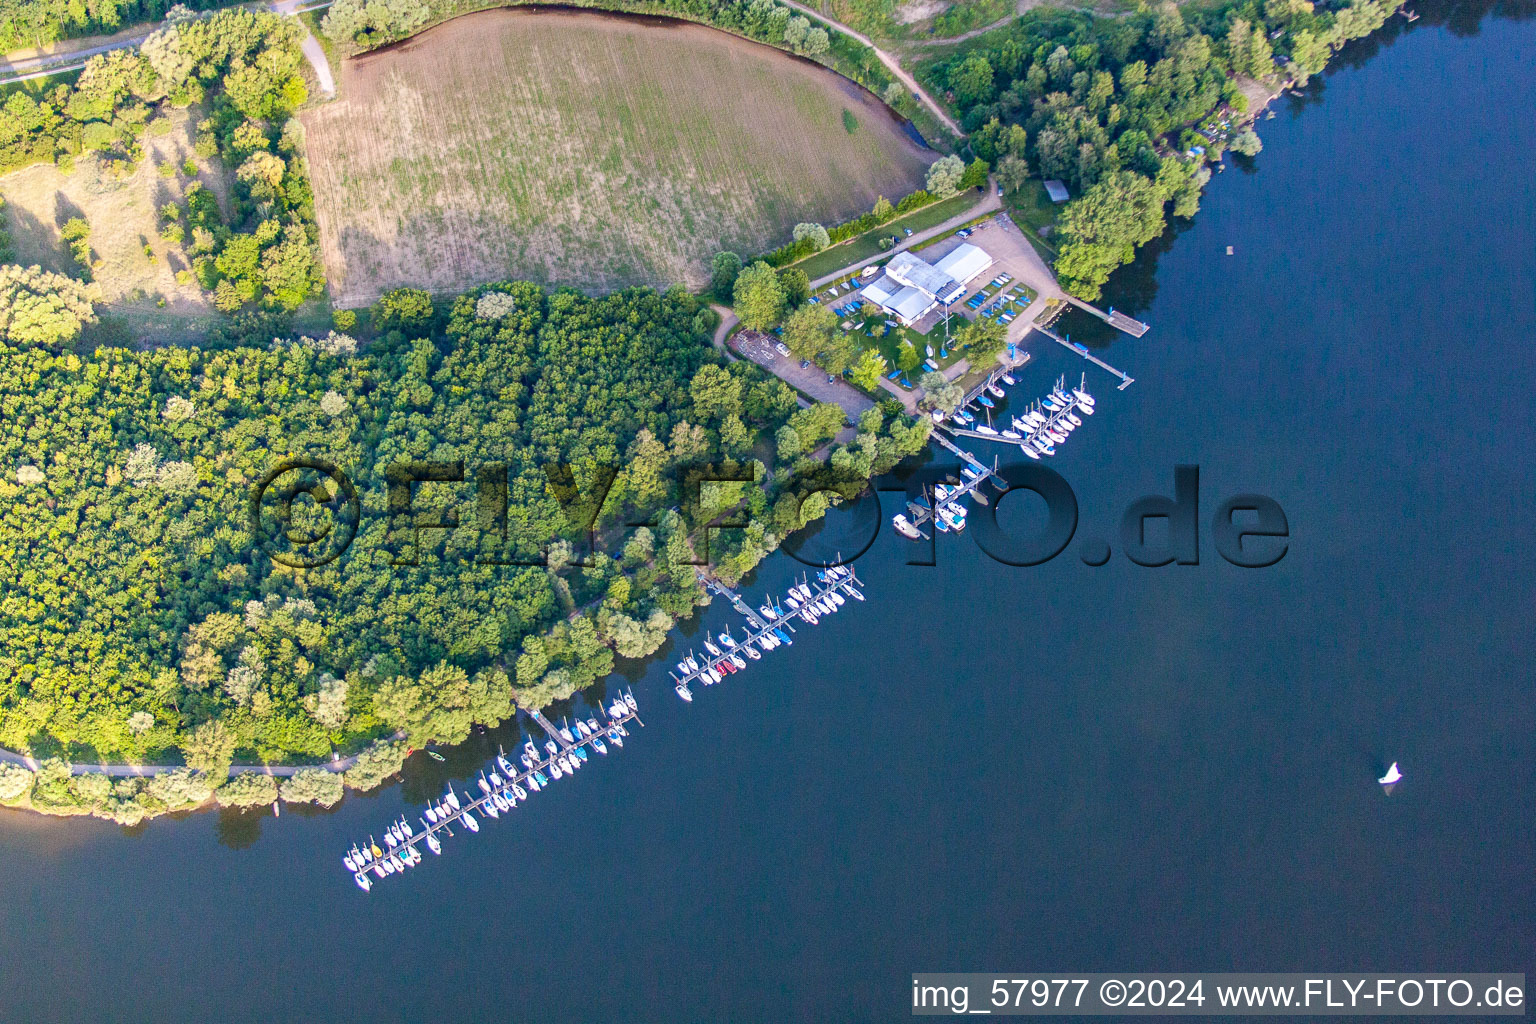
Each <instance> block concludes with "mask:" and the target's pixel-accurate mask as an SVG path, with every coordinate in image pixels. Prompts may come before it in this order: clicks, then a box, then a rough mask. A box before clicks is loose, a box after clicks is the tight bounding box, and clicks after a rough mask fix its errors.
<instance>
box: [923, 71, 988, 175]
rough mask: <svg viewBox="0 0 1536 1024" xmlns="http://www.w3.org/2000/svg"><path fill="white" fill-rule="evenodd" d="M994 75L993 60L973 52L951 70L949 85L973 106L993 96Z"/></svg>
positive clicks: (966, 104)
mask: <svg viewBox="0 0 1536 1024" xmlns="http://www.w3.org/2000/svg"><path fill="white" fill-rule="evenodd" d="M992 75H993V71H992V62H991V61H990V60H988V59H987V58H986V55H984V54H980V53H973V54H971V55H970V56H968V57H966V58H965V59H964V60H962V61H961V62H960V63H959V64H957V65H955V67H954V68H953V69H952V70H951V71H950V73H949V87H950V88H951V89H953V90H954V93H955V98H956V99H958V100H959V101H960V102H961V103H962V104H964V105H965V106H972V105H974V104H977V103H982V102H985V101H986V100H989V99H991V98H992ZM929 191H932V189H929Z"/></svg>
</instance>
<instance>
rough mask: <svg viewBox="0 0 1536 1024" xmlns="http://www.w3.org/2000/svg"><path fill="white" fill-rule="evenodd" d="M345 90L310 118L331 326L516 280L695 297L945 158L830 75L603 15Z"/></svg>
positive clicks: (755, 49) (359, 77)
mask: <svg viewBox="0 0 1536 1024" xmlns="http://www.w3.org/2000/svg"><path fill="white" fill-rule="evenodd" d="M340 91H341V96H342V98H341V99H340V100H338V101H337V102H335V103H331V104H327V105H324V106H321V107H319V108H316V109H314V110H312V111H309V112H308V113H306V114H304V115H302V117H303V119H304V121H305V124H306V126H307V128H308V143H307V151H308V157H309V164H310V171H311V175H312V177H313V179H314V184H315V199H316V207H317V212H318V216H319V222H320V235H321V247H322V251H323V254H324V258H325V264H326V270H327V276H328V277H329V279H330V284H331V290H332V296H333V298H334V300H335V302H336V303H337V305H340V306H356V305H361V304H364V303H367V302H370V301H372V300H373V299H374V298H375V297H377V296H378V295H379V293H380V292H382V291H384V290H386V289H388V288H392V287H396V286H400V285H414V286H418V287H425V288H428V289H430V290H432V291H434V292H451V291H455V290H461V289H463V288H465V287H467V286H470V285H473V284H475V283H478V282H482V281H487V280H496V279H500V278H505V277H522V278H528V279H531V280H536V281H542V282H546V283H550V284H571V285H579V286H581V287H583V288H584V289H588V290H593V291H602V290H608V289H613V288H618V287H623V286H627V285H631V284H653V285H662V286H664V285H667V284H671V283H677V282H682V283H685V284H688V285H689V286H692V287H697V286H699V285H702V284H703V283H704V282H705V281H706V280H707V278H708V261H709V258H710V257H711V256H712V255H713V254H714V253H715V252H716V251H717V250H720V249H732V250H734V251H737V252H740V253H742V254H743V255H749V254H752V253H757V252H762V251H765V250H767V249H769V248H773V247H775V246H777V245H780V244H782V243H783V242H785V241H788V238H789V232H790V229H791V228H792V227H793V226H794V225H795V224H796V223H797V222H799V221H820V222H822V223H826V224H832V223H835V222H837V221H840V220H844V219H846V218H848V217H851V216H856V215H858V214H860V213H863V212H865V211H866V210H868V209H869V208H870V207H871V206H872V205H873V204H874V201H875V199H876V197H877V196H879V195H885V196H887V197H888V198H891V199H892V200H895V199H897V198H899V197H900V196H902V195H905V194H906V193H907V192H909V191H911V190H912V189H914V188H917V187H920V186H921V184H922V177H923V173H924V171H925V169H926V167H927V165H928V163H929V162H930V161H931V160H932V159H933V158H934V156H935V154H933V153H932V152H931V151H929V150H927V149H925V148H923V147H921V146H919V145H918V144H917V143H915V142H914V141H912V140H911V139H910V138H908V137H907V135H906V134H905V133H904V131H903V130H902V127H901V126H900V125H899V124H898V123H896V121H895V120H894V119H893V118H892V117H891V116H890V114H889V113H888V111H887V110H886V108H885V107H884V106H883V105H882V104H880V103H879V102H878V101H877V100H876V99H875V98H874V97H872V96H870V95H869V94H868V93H866V92H865V91H863V90H862V89H859V88H858V87H856V86H854V85H852V84H851V83H849V82H847V81H845V80H844V79H841V78H839V77H837V76H835V75H833V74H831V73H829V72H827V71H826V70H825V69H823V68H820V67H817V66H815V65H812V64H809V63H806V62H802V61H798V60H795V59H793V58H790V57H788V56H786V55H784V54H782V53H780V52H778V51H776V50H773V49H771V48H768V47H763V46H759V45H757V44H754V43H749V42H746V41H744V40H741V39H737V38H736V37H733V36H730V35H727V34H725V33H722V32H717V31H714V30H711V29H707V28H704V27H701V26H697V25H688V24H680V23H652V22H641V21H638V20H635V19H628V18H625V19H621V18H615V17H605V16H602V15H598V14H591V13H579V12H566V11H560V12H551V11H531V10H497V11H487V12H484V13H480V14H474V15H469V16H467V17H464V18H460V19H457V20H455V21H452V22H449V23H447V24H445V25H442V26H439V27H438V28H435V29H432V30H431V31H429V32H426V33H424V34H422V35H420V36H418V37H415V38H413V39H411V40H409V41H407V42H405V43H403V44H401V45H399V46H396V47H392V48H390V49H388V50H385V51H380V52H377V53H373V54H369V55H366V56H364V57H361V58H358V59H355V60H351V61H348V62H346V63H345V64H344V65H343V67H342V70H341V86H340ZM845 110H848V111H851V112H852V113H853V114H854V115H855V117H856V118H857V122H858V129H857V131H856V132H853V133H851V134H850V133H849V132H848V130H847V129H846V128H845V127H844V121H843V112H844V111H845Z"/></svg>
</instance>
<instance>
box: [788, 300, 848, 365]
mask: <svg viewBox="0 0 1536 1024" xmlns="http://www.w3.org/2000/svg"><path fill="white" fill-rule="evenodd" d="M836 329H837V314H836V313H833V312H832V311H831V310H830V309H828V308H827V307H826V306H823V305H822V304H821V303H819V302H809V303H806V304H805V305H804V306H801V307H800V308H799V309H797V310H795V311H794V312H793V313H791V314H789V317H788V319H786V320H785V321H784V344H785V345H787V346H788V347H789V350H790V351H791V352H793V353H794V354H795V355H796V356H797V357H798V358H800V359H815V358H816V356H817V354H818V353H819V352H821V350H822V349H824V348H826V347H827V345H828V343H829V342H831V340H832V332H833V331H835V330H836Z"/></svg>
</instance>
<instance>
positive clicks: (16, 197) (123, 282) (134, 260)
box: [0, 111, 228, 338]
mask: <svg viewBox="0 0 1536 1024" xmlns="http://www.w3.org/2000/svg"><path fill="white" fill-rule="evenodd" d="M171 120H172V125H171V130H170V131H169V132H167V133H165V134H163V135H156V136H150V137H146V138H145V140H144V143H145V145H144V149H145V159H143V160H141V161H140V162H139V164H138V166H137V168H136V169H135V170H134V171H133V173H132V174H130V175H128V176H126V177H118V176H116V175H113V174H109V173H106V172H105V171H104V170H103V167H102V165H101V164H100V163H99V162H98V161H97V159H96V157H95V156H94V155H89V154H88V155H86V156H83V157H81V158H79V159H78V160H77V161H76V163H75V169H74V171H73V172H72V173H70V174H67V175H66V174H63V173H61V172H60V171H59V170H58V168H56V167H55V166H54V165H52V164H37V165H34V166H31V167H24V168H22V169H21V170H19V171H13V172H11V173H10V174H7V175H5V176H4V177H0V196H4V198H5V208H4V211H3V212H0V218H3V221H4V223H5V226H6V228H7V229H8V230H9V231H10V234H11V239H12V241H13V242H14V244H15V249H16V255H15V257H14V260H15V262H16V263H19V264H21V265H23V266H30V265H32V264H34V263H35V264H39V265H41V266H42V267H44V268H45V269H47V270H54V271H58V272H59V273H62V274H68V275H70V276H77V275H78V274H79V269H78V268H77V266H76V264H75V262H74V260H73V259H72V258H71V257H70V254H69V247H68V245H67V244H66V243H65V242H63V241H62V240H61V238H60V236H59V229H60V228H61V227H63V226H64V222H65V221H67V220H69V219H70V218H71V217H84V218H85V220H86V222H87V223H89V224H90V227H91V233H90V244H91V249H92V251H93V253H94V254H95V256H96V258H97V260H98V265H97V267H96V270H95V279H96V282H97V284H98V285H99V286H100V288H101V295H102V299H103V300H104V302H103V303H101V304H100V305H99V310H100V312H102V313H104V314H111V315H117V316H121V317H123V318H125V319H127V320H128V321H129V322H131V323H132V324H134V325H135V327H136V336H139V337H149V338H155V337H159V336H160V335H161V334H171V335H180V334H183V333H185V332H186V331H187V330H194V331H195V330H201V329H204V328H206V327H207V326H208V325H209V324H212V323H214V322H216V321H217V320H219V319H221V316H220V314H218V313H217V312H215V311H214V309H213V307H212V305H211V304H210V303H209V302H208V299H207V297H206V296H205V295H204V294H203V291H202V289H201V288H199V287H198V285H197V283H196V282H195V281H193V282H190V283H188V284H185V285H182V284H177V282H176V271H178V270H184V269H186V268H187V266H188V264H187V258H186V255H185V253H184V252H183V250H182V247H181V246H178V245H172V244H169V243H167V242H165V241H164V240H162V239H161V238H160V233H159V232H160V224H161V221H160V218H159V214H158V212H157V211H158V209H159V207H160V206H161V205H163V204H164V203H166V202H169V201H172V200H179V199H181V197H182V195H183V193H184V190H185V188H186V185H187V184H188V183H189V182H190V181H191V180H192V179H190V178H188V177H187V176H186V175H185V174H183V173H181V171H180V170H179V169H180V167H181V166H182V164H184V163H185V162H186V161H187V160H188V159H189V158H194V154H193V152H192V138H191V127H190V124H191V116H190V115H189V113H188V112H187V111H176V112H175V114H174V115H173V117H172V119H171ZM197 162H198V164H199V165H200V170H199V172H198V178H199V179H200V180H201V181H202V182H203V183H204V184H205V185H207V186H208V187H209V188H211V189H212V190H213V191H214V192H215V194H217V195H219V196H220V197H221V198H222V197H223V196H224V195H225V194H226V192H227V188H228V185H227V182H226V180H225V179H224V176H223V175H222V173H217V172H214V171H211V170H210V168H209V167H208V161H204V160H198V161H197ZM162 164H169V165H171V166H174V167H176V168H178V170H177V173H175V174H174V175H171V176H169V177H165V176H162V175H161V174H160V173H159V167H160V165H162ZM145 246H149V248H150V250H151V251H152V252H153V253H154V258H153V259H150V257H148V256H146V255H145V251H144V249H145Z"/></svg>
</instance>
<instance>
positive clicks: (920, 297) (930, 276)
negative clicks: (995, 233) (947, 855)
mask: <svg viewBox="0 0 1536 1024" xmlns="http://www.w3.org/2000/svg"><path fill="white" fill-rule="evenodd" d="M992 263H993V260H992V257H991V256H988V255H987V254H986V252H985V251H983V250H982V249H981V248H980V247H978V246H974V245H971V244H970V243H969V242H966V243H964V244H962V245H960V246H959V247H957V248H955V249H954V250H953V251H951V252H950V253H948V254H947V255H945V256H944V257H943V258H942V259H940V260H939V261H938V262H937V263H933V264H930V263H926V262H924V261H923V260H922V259H921V258H919V257H917V256H915V255H913V254H912V253H910V252H899V253H897V254H896V255H895V256H892V257H891V261H890V262H889V263H887V264H886V265H885V273H883V274H881V275H880V276H879V277H877V278H875V280H874V281H873V282H872V283H870V284H869V285H866V286H865V288H864V291H863V292H862V295H863V297H864V298H866V299H868V300H869V301H870V302H873V303H874V304H875V305H877V306H879V307H880V308H881V309H883V310H885V311H886V312H887V313H889V314H890V315H891V316H893V317H895V318H896V319H897V320H899V321H901V323H902V324H903V325H904V326H907V327H911V326H912V325H913V324H915V323H917V321H919V320H921V319H922V318H923V317H924V316H926V315H927V314H928V313H929V312H931V311H932V310H934V309H936V308H937V307H939V306H941V305H944V306H947V305H949V304H950V303H952V302H954V301H955V300H956V299H958V298H960V297H961V296H963V295H964V294H965V293H966V291H967V285H969V284H970V283H971V282H972V281H973V280H975V279H976V277H977V276H978V275H979V274H981V273H982V272H984V271H985V270H986V269H987V268H988V267H990V266H991V265H992Z"/></svg>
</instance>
